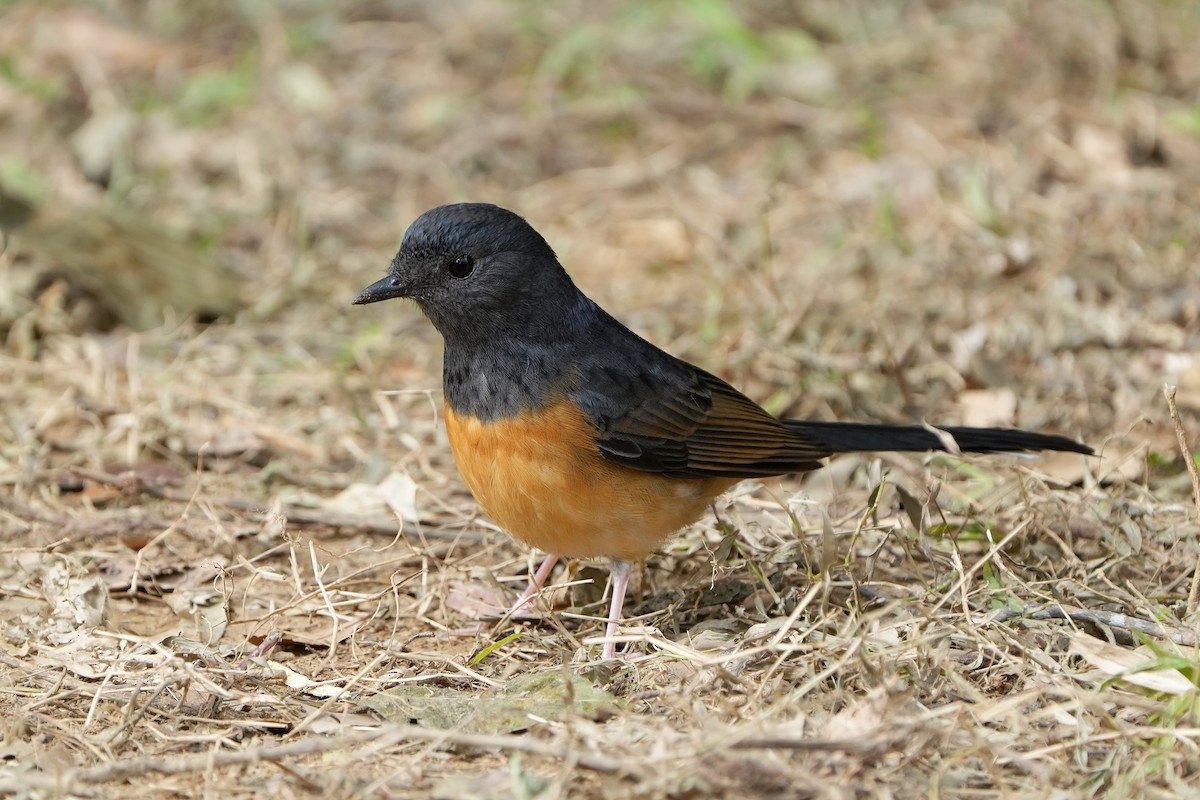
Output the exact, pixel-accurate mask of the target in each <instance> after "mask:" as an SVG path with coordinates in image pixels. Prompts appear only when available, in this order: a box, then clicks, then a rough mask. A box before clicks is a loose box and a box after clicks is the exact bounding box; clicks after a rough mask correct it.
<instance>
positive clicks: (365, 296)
mask: <svg viewBox="0 0 1200 800" xmlns="http://www.w3.org/2000/svg"><path fill="white" fill-rule="evenodd" d="M393 297H408V287H407V286H405V285H404V281H402V280H400V279H399V278H397V277H395V276H394V275H388V276H387V277H386V278H383V279H382V280H378V281H375V282H374V283H372V284H371V285H370V286H368V287H367V288H365V289H363V290H362V291H361V292H359V293H358V297H356V298H354V305H356V306H361V305H366V304H367V303H378V302H379V301H380V300H391V299H392V298H393Z"/></svg>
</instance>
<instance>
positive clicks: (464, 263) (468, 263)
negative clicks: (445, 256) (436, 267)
mask: <svg viewBox="0 0 1200 800" xmlns="http://www.w3.org/2000/svg"><path fill="white" fill-rule="evenodd" d="M446 269H447V270H449V272H450V274H451V275H453V276H454V277H456V278H465V277H467V276H468V275H470V274H471V273H472V272H474V271H475V259H473V258H471V257H470V256H469V255H467V254H466V253H459V254H458V255H456V256H455V257H454V258H453V259H451V260H450V263H449V264H448V265H447V267H446Z"/></svg>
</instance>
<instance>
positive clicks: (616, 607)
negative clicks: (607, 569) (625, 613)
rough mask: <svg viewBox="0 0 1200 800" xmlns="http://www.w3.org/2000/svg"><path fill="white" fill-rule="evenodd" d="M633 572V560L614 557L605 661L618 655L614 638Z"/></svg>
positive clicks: (603, 655) (619, 624)
mask: <svg viewBox="0 0 1200 800" xmlns="http://www.w3.org/2000/svg"><path fill="white" fill-rule="evenodd" d="M632 572H633V562H632V561H621V560H619V559H615V558H614V559H613V562H612V572H611V574H612V599H611V600H610V601H609V604H608V627H607V628H605V630H604V649H602V650H601V651H600V658H601V659H602V660H605V661H607V660H608V659H610V658H616V657H617V643H616V642H615V641H614V640H613V638H614V637H615V636H616V635H617V633H618V632H619V631H620V628H621V609H622V608H624V606H625V590H627V589H628V588H629V575H630V573H632Z"/></svg>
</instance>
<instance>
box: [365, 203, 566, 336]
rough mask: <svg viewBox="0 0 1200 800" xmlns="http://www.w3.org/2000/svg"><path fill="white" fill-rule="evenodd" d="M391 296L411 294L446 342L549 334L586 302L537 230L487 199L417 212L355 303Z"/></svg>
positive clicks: (384, 298)
mask: <svg viewBox="0 0 1200 800" xmlns="http://www.w3.org/2000/svg"><path fill="white" fill-rule="evenodd" d="M393 297H409V298H412V299H413V300H415V301H416V302H417V304H418V305H419V306H420V307H421V310H422V311H424V312H425V315H426V316H427V317H429V319H430V320H431V321H432V322H433V324H434V325H435V326H436V327H437V329H438V330H439V331H440V332H441V333H442V335H443V336H444V337H445V338H446V340H447V341H448V342H451V341H453V342H462V341H467V340H479V339H482V338H486V337H493V336H496V335H505V336H513V337H516V338H527V336H536V335H541V334H543V333H552V331H550V330H549V329H550V328H553V327H556V326H557V324H558V323H557V322H556V321H557V320H562V319H563V317H564V315H567V316H569V315H571V314H572V313H573V312H574V309H575V307H576V306H577V305H578V304H579V302H580V300H581V299H582V300H583V301H584V302H586V298H582V295H580V293H579V291H578V290H577V289H576V288H575V285H574V284H573V283H572V282H571V279H570V277H568V276H567V273H566V271H565V270H563V268H562V266H561V265H560V264H559V263H558V259H557V258H556V257H555V255H554V251H553V250H552V249H551V248H550V245H549V244H547V243H546V240H545V239H543V238H542V236H541V234H539V233H538V232H537V231H535V230H534V229H533V228H532V227H531V226H530V225H529V223H527V222H526V221H525V220H524V219H522V218H521V217H519V216H518V215H516V214H514V213H513V212H511V211H508V210H505V209H503V208H500V207H499V206H493V205H489V204H487V203H457V204H454V205H447V206H439V207H437V208H434V209H431V210H429V211H426V212H425V213H424V214H422V215H421V216H419V217H417V219H416V221H415V222H413V224H412V225H410V226H409V228H408V231H407V232H406V233H405V234H404V240H403V242H402V243H401V245H400V251H399V252H398V253H396V257H395V258H393V259H392V264H391V268H390V269H389V271H388V275H387V277H385V278H383V280H380V281H377V282H375V283H373V284H371V285H370V286H368V287H367V288H366V289H363V290H362V292H361V293H360V294H359V295H358V297H356V298H355V300H354V302H355V303H356V304H362V303H374V302H378V301H380V300H388V299H390V298H393ZM543 329H546V330H543Z"/></svg>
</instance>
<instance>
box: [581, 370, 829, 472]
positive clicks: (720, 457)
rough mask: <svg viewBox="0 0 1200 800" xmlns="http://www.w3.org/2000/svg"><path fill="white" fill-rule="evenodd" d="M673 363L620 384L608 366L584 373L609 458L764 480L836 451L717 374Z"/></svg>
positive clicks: (644, 466)
mask: <svg viewBox="0 0 1200 800" xmlns="http://www.w3.org/2000/svg"><path fill="white" fill-rule="evenodd" d="M671 366H673V367H675V369H673V370H671V371H670V372H666V371H665V370H661V369H660V370H658V372H659V373H660V374H658V375H653V374H651V372H649V371H647V372H644V373H641V374H640V375H639V376H638V379H636V380H633V381H631V380H630V375H629V374H625V375H623V376H622V380H621V381H620V385H619V386H613V385H611V384H607V382H606V381H605V380H604V378H605V377H606V375H605V372H607V370H605V371H593V372H592V373H591V374H588V371H585V372H584V374H583V375H582V376H581V377H582V381H581V383H582V386H583V387H586V388H583V389H582V390H581V391H580V392H578V393H577V395H576V398H575V399H576V400H577V402H579V404H580V406H581V407H582V408H583V409H584V410H585V411H586V412H588V413H589V414H590V416H591V418H592V421H593V424H594V425H595V426H596V437H595V441H596V446H597V447H599V449H600V452H601V453H603V454H604V456H605V457H606V458H608V459H610V460H612V461H615V462H617V463H619V464H624V465H625V466H628V467H632V468H634V469H638V470H642V471H646V472H657V473H661V474H664V475H669V476H671V477H680V478H757V477H766V476H768V475H779V474H782V473H786V472H803V471H805V470H810V469H816V468H817V467H819V466H820V464H819V463H818V461H817V459H820V458H823V457H825V456H827V455H829V450H828V448H826V447H825V446H823V445H822V444H820V443H819V442H817V441H816V440H814V439H812V438H811V437H808V436H806V435H805V434H803V433H799V432H797V431H793V430H790V429H788V428H787V427H786V426H784V425H783V424H782V423H780V422H779V420H777V419H775V418H774V417H772V416H771V415H770V414H768V413H767V412H766V411H764V410H763V409H761V408H759V406H758V405H757V404H755V403H754V402H753V401H752V400H750V399H749V398H747V397H746V396H745V395H743V394H742V393H741V392H739V391H737V390H736V389H734V388H733V387H732V386H730V385H729V384H727V383H726V382H725V381H723V380H721V379H720V378H718V377H716V376H715V375H711V374H709V373H707V372H704V371H702V370H699V369H696V368H695V367H692V366H691V365H686V364H683V363H682V362H677V364H672V365H671ZM664 372H665V373H666V374H662V373H664ZM606 384H607V385H606Z"/></svg>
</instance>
